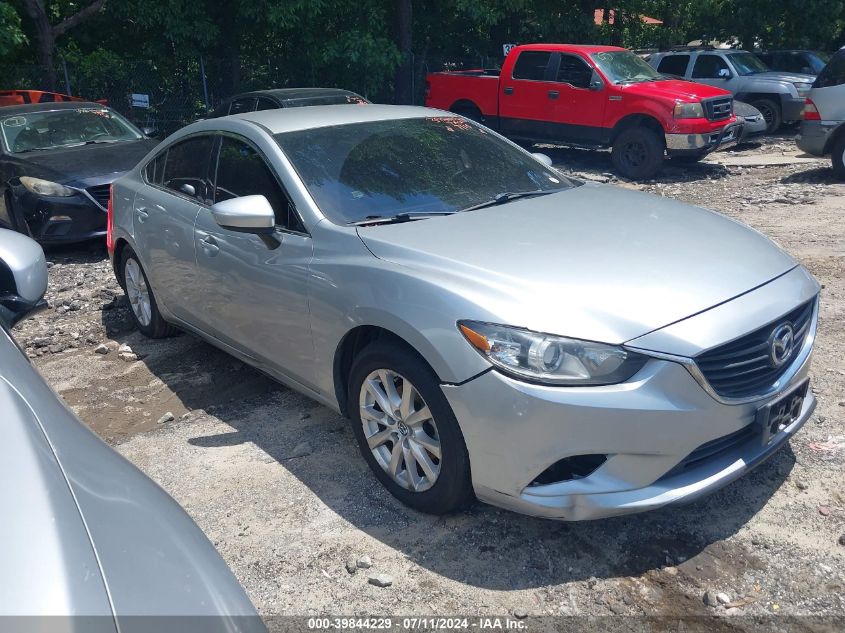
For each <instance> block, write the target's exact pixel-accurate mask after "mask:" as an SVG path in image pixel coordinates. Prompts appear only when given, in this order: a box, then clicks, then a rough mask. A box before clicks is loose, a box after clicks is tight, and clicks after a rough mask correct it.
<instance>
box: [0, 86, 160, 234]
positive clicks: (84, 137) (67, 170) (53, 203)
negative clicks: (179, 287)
mask: <svg viewBox="0 0 845 633" xmlns="http://www.w3.org/2000/svg"><path fill="white" fill-rule="evenodd" d="M157 144H158V141H157V140H153V139H150V138H148V137H147V136H146V135H145V134H144V133H143V132H141V131H140V130H139V129H138V128H136V127H135V126H134V125H132V123H130V122H129V121H127V120H126V119H124V118H123V117H122V116H121V115H119V114H118V113H117V112H115V111H114V110H111V109H110V108H108V107H106V106H104V105H102V104H99V103H94V102H88V101H72V102H57V103H33V104H29V105H18V106H7V107H3V108H0V227H5V228H11V229H13V230H15V231H18V232H20V233H23V234H25V235H30V236H32V237H33V238H34V239H36V240H37V241H39V242H41V243H42V244H55V243H67V242H79V241H82V240H87V239H91V238H96V237H102V236H104V235H105V234H106V205H107V203H108V198H109V187H110V186H111V183H112V182H113V181H114V180H115V179H116V178H118V177H119V176H121V175H122V174H123V173H125V172H126V170H128V169H130V168H131V167H134V166H135V164H136V163H137V162H138V161H139V160H140V159H141V158H143V156H144V155H145V154H147V153H148V152H149V151H150V150H151V149H152V148H154V147H155V146H156V145H157Z"/></svg>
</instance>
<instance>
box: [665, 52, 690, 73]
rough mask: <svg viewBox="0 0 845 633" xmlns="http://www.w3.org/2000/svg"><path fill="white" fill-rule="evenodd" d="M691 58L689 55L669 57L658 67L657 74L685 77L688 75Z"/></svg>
mask: <svg viewBox="0 0 845 633" xmlns="http://www.w3.org/2000/svg"><path fill="white" fill-rule="evenodd" d="M689 58H690V56H689V55H667V56H666V57H664V58H663V59H661V60H660V63H659V64H658V65H657V72H659V73H663V74H664V75H674V76H676V77H683V76H684V75H686V74H687V66H689Z"/></svg>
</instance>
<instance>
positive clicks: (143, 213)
mask: <svg viewBox="0 0 845 633" xmlns="http://www.w3.org/2000/svg"><path fill="white" fill-rule="evenodd" d="M135 215H137V216H138V221H139V222H143V221H144V220H146V219H147V218H148V217H150V214H149V213H147V208H146V207H138V208H136V209H135Z"/></svg>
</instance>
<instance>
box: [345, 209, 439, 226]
mask: <svg viewBox="0 0 845 633" xmlns="http://www.w3.org/2000/svg"><path fill="white" fill-rule="evenodd" d="M452 213H454V211H409V212H407V213H397V214H396V215H368V216H367V217H366V218H364V219H363V220H355V221H354V222H347V223H346V225H347V226H373V225H376V224H400V223H402V222H413V221H414V220H422V219H424V218H431V217H434V216H436V215H452Z"/></svg>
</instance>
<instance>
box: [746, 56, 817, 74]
mask: <svg viewBox="0 0 845 633" xmlns="http://www.w3.org/2000/svg"><path fill="white" fill-rule="evenodd" d="M756 55H757V57H759V58H760V59H761V60H762V61H763V63H764V64H766V66H768V67H769V68H771V69H772V70H778V71H781V72H787V73H803V74H805V75H818V74H819V73H820V72H821V71H822V69H823V68H824V67H825V66H826V65H827V63H828V62H829V61H830V54H829V53H825V52H824V51H802V50H791V51H763V52H761V53H756Z"/></svg>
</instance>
